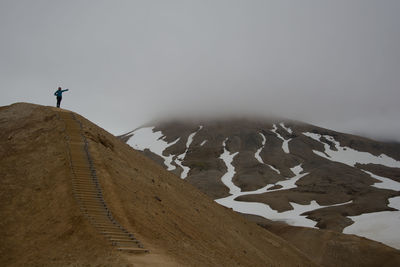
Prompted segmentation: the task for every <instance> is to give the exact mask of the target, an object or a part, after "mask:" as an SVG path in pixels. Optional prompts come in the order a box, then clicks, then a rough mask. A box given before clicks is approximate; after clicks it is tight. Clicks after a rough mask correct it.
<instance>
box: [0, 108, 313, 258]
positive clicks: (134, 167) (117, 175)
mask: <svg viewBox="0 0 400 267" xmlns="http://www.w3.org/2000/svg"><path fill="white" fill-rule="evenodd" d="M76 116H77V118H78V119H79V120H80V121H81V122H82V124H83V128H84V131H85V135H86V137H87V138H88V140H89V146H90V152H91V155H92V158H93V159H94V164H95V167H96V171H97V174H98V177H99V180H100V184H101V187H102V189H103V193H104V198H105V200H106V202H107V204H108V207H109V208H110V210H111V212H112V213H113V215H114V217H115V218H116V219H117V221H119V223H120V224H121V225H123V226H124V227H125V228H126V229H127V230H128V231H130V232H133V233H135V235H136V236H137V238H138V239H139V240H140V241H141V242H142V243H143V244H144V246H145V247H146V248H147V249H149V250H150V253H148V254H143V255H136V254H127V253H124V252H118V251H115V250H114V249H113V248H112V246H111V245H110V244H109V243H108V242H107V241H106V239H105V238H104V237H103V236H101V235H100V234H99V233H97V232H96V231H95V229H94V228H93V227H92V225H91V224H89V222H88V220H87V219H86V218H85V217H84V216H83V214H82V213H81V211H80V209H79V205H78V203H77V201H76V200H75V199H74V196H73V192H72V184H71V176H72V173H71V170H70V165H69V161H68V154H67V147H66V142H65V133H64V132H63V129H64V125H63V122H62V121H61V120H60V119H59V117H58V116H57V110H55V109H54V108H50V107H43V106H38V105H33V104H24V103H18V104H14V105H11V106H7V107H1V108H0V159H1V164H0V192H1V193H0V203H1V204H0V212H1V213H0V216H1V218H2V219H1V221H0V234H1V241H0V265H2V266H50V265H51V266H314V263H312V262H311V261H310V260H309V259H308V258H307V257H306V256H304V254H302V253H301V252H299V251H298V250H297V249H295V248H294V247H293V246H291V245H290V244H289V243H288V242H286V241H284V240H283V239H281V238H279V237H277V236H276V235H274V234H272V233H270V232H268V231H266V230H264V229H262V228H260V227H258V226H257V225H256V224H254V223H251V222H249V221H247V220H245V219H244V218H242V217H241V216H240V215H238V214H236V213H234V212H232V211H231V210H228V209H226V208H223V207H221V206H219V205H217V204H216V203H214V202H213V201H212V199H210V198H208V197H207V196H206V195H204V194H203V193H201V192H200V191H198V190H197V189H195V188H194V187H193V186H191V185H190V184H188V183H187V182H185V181H182V180H181V179H179V178H178V177H176V176H175V175H173V174H171V173H169V172H167V171H165V170H164V169H163V168H162V167H160V166H158V165H157V164H155V163H153V162H152V161H151V160H149V159H147V158H146V157H144V156H142V155H141V154H140V153H138V152H136V151H134V150H133V149H131V148H130V147H129V146H128V145H126V144H124V143H123V142H122V141H120V140H118V139H117V138H115V137H114V136H113V135H111V134H109V133H107V132H106V131H104V130H103V129H101V128H99V127H98V126H96V125H94V124H93V123H91V122H90V121H88V120H86V119H85V118H83V117H81V116H79V115H76Z"/></svg>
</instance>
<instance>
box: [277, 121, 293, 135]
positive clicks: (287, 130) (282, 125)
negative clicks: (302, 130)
mask: <svg viewBox="0 0 400 267" xmlns="http://www.w3.org/2000/svg"><path fill="white" fill-rule="evenodd" d="M279 125H280V126H281V127H282V128H283V129H285V131H286V132H288V133H290V134H292V133H293V131H292V129H290V128H289V127H286V126H285V124H284V123H283V122H281V123H279Z"/></svg>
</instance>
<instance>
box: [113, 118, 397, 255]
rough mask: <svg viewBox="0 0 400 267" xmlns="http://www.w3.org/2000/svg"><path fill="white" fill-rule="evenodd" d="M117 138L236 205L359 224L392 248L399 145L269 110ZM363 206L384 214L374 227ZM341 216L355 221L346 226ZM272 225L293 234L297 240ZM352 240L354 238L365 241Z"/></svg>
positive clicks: (315, 222) (319, 221)
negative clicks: (266, 114)
mask: <svg viewBox="0 0 400 267" xmlns="http://www.w3.org/2000/svg"><path fill="white" fill-rule="evenodd" d="M120 138H121V139H122V140H124V141H126V142H127V143H128V144H130V145H131V146H132V147H133V148H135V149H137V150H140V151H142V153H143V154H144V155H146V156H148V157H150V158H152V159H153V160H155V161H156V162H158V163H159V164H160V165H161V166H163V167H164V168H166V169H168V170H170V171H172V172H174V173H175V174H177V175H178V176H180V177H181V178H182V179H185V180H186V181H188V182H190V183H192V184H193V185H195V186H196V187H197V188H199V189H200V190H201V191H203V192H204V193H206V194H208V195H209V196H210V197H212V198H213V199H215V200H216V201H217V202H218V203H220V204H222V205H224V206H226V207H229V208H233V209H234V210H235V211H238V212H240V213H245V214H252V215H258V216H261V217H264V218H266V219H271V220H277V221H285V222H286V223H289V224H291V225H295V226H307V227H318V228H320V229H328V230H332V231H336V232H339V233H341V232H342V231H343V229H345V232H347V233H356V234H360V235H362V234H363V233H362V232H363V231H365V229H367V230H366V231H365V232H367V233H366V236H368V238H373V239H375V240H378V241H381V242H385V243H386V244H389V245H391V246H393V247H400V233H399V232H398V231H397V230H396V225H398V224H399V223H400V222H399V221H398V215H399V214H400V212H399V211H398V210H399V209H400V207H399V206H398V205H397V203H398V201H397V200H398V199H400V198H399V196H400V187H399V185H400V183H399V182H400V180H399V179H398V177H399V176H400V168H399V167H400V145H399V144H388V143H381V142H376V141H373V140H370V139H366V138H363V137H359V136H354V135H349V134H342V133H339V132H335V131H331V130H328V129H323V128H320V127H317V126H313V125H308V124H305V123H300V122H295V121H282V120H274V119H221V120H203V121H196V120H194V121H190V120H175V121H164V122H158V123H155V124H149V125H147V126H145V127H142V128H138V129H136V130H134V131H132V132H129V133H127V134H125V135H123V136H121V137H120ZM367 213H369V214H373V215H376V216H380V217H382V218H383V219H382V220H380V221H379V224H380V227H378V228H377V227H376V226H374V225H372V223H373V222H374V221H373V220H365V219H364V218H363V216H364V215H366V214H367ZM248 218H252V219H253V220H255V221H258V219H255V217H251V216H248ZM396 218H397V219H396ZM354 222H355V223H354ZM363 222H367V223H368V225H367V227H364V226H363V225H362V224H363ZM350 225H351V227H354V229H355V230H348V229H351V227H349V226H350ZM268 229H270V230H272V231H275V230H276V229H278V228H277V227H270V228H268ZM285 229H292V230H293V229H294V230H293V231H299V233H300V232H301V233H302V234H301V235H300V234H299V235H298V236H302V238H306V236H304V233H306V232H308V233H313V235H314V236H315V235H316V236H318V235H320V236H321V240H324V238H322V237H323V236H330V237H332V238H336V239H337V240H341V241H340V242H342V243H346V242H350V243H352V242H353V241H354V240H356V239H352V238H350V237H348V238H347V239H346V236H345V235H331V234H326V233H325V232H316V231H305V230H301V229H300V228H285ZM296 229H297V230H296ZM292 230H291V231H292ZM287 231H289V230H287ZM275 233H277V234H279V235H281V236H282V237H284V238H286V239H288V240H289V241H291V242H292V241H293V242H294V243H296V242H297V243H299V242H301V240H302V239H301V238H300V239H297V240H295V239H291V238H288V236H285V235H284V234H282V232H280V231H278V230H276V231H275ZM314 233H317V234H314ZM388 237H389V238H388ZM392 237H394V238H392ZM344 240H347V241H346V242H345V241H344ZM361 240H362V239H359V241H354V242H359V243H360V244H361V243H364V244H366V243H365V242H363V241H361ZM314 241H315V242H316V243H318V242H319V241H318V240H316V239H315V240H314ZM370 245H371V247H370V248H371V249H372V250H373V248H372V247H374V246H376V245H375V244H374V243H370ZM303 251H304V250H303ZM325 253H328V254H329V253H330V252H329V251H325ZM338 253H340V252H338ZM355 253H356V254H357V252H355ZM308 255H309V256H311V254H308ZM331 256H332V255H331ZM330 259H332V258H330Z"/></svg>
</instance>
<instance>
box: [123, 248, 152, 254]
mask: <svg viewBox="0 0 400 267" xmlns="http://www.w3.org/2000/svg"><path fill="white" fill-rule="evenodd" d="M116 249H117V250H119V251H124V252H130V253H149V252H150V251H149V250H148V249H144V248H135V247H132V248H128V247H116Z"/></svg>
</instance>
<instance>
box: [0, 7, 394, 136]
mask: <svg viewBox="0 0 400 267" xmlns="http://www.w3.org/2000/svg"><path fill="white" fill-rule="evenodd" d="M399 14H400V1H396V0H393V1H391V0H384V1H382V0H381V1H379V0H376V1H368V0H358V1H356V0H331V1H322V0H314V1H310V0H301V1H300V0H293V1H285V0H279V1H278V0H276V1H267V0H259V1H257V0H242V1H236V0H224V1H223V0H209V1H207V0H198V1H190V0H180V1H175V0H174V1H171V0H160V1H152V0H143V1H133V0H130V1H128V0H127V1H120V0H110V1H100V0H92V1H89V0H86V1H85V0H80V1H71V0H70V1H56V0H48V1H43V0H35V1H31V0H25V1H21V0H0V38H1V42H0V105H1V106H3V105H9V104H11V103H14V102H31V103H37V104H42V105H55V97H54V96H53V93H54V91H55V90H56V88H57V87H58V86H62V87H63V88H69V89H70V92H67V93H65V94H64V98H63V102H62V107H64V108H67V109H71V110H74V111H76V112H78V113H80V114H82V115H84V116H85V117H87V118H88V119H90V120H92V121H94V122H95V123H97V124H98V125H99V126H101V127H103V128H105V129H106V130H108V131H110V132H111V133H113V134H121V133H124V132H127V131H129V130H132V129H133V128H136V127H137V126H140V125H141V124H143V123H146V122H147V121H149V120H151V119H153V118H157V117H158V116H165V115H166V114H167V115H169V114H171V115H175V114H188V115H190V114H196V115H198V114H205V115H210V114H220V113H235V114H258V115H260V114H261V115H270V114H275V115H279V116H283V117H288V118H292V119H300V120H303V121H305V122H309V123H314V124H317V125H319V126H323V127H328V128H331V129H334V130H339V131H345V132H352V133H361V134H363V135H367V136H372V137H376V138H394V139H396V140H398V141H400V121H399V120H400V119H399V114H400V105H399V104H398V102H399V99H400V90H399V85H400V52H399V48H400V19H399Z"/></svg>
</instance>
